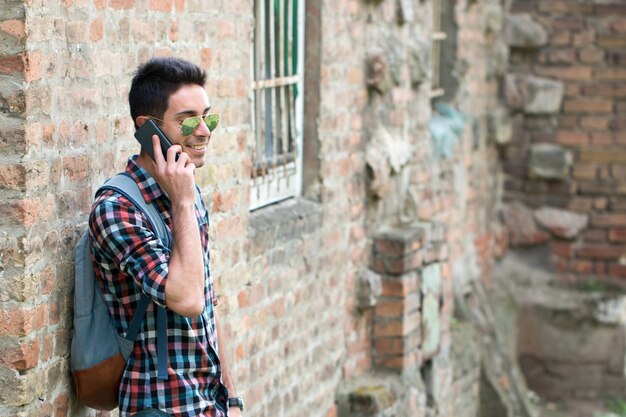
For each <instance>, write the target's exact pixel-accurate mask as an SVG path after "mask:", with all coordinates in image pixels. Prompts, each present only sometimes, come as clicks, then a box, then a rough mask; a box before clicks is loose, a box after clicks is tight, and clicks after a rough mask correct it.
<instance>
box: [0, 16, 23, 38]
mask: <svg viewBox="0 0 626 417" xmlns="http://www.w3.org/2000/svg"><path fill="white" fill-rule="evenodd" d="M0 30H1V31H3V32H5V33H8V34H9V35H11V36H13V37H16V38H18V39H22V38H24V37H25V36H26V32H25V30H24V21H23V20H16V19H10V20H5V21H3V22H0Z"/></svg>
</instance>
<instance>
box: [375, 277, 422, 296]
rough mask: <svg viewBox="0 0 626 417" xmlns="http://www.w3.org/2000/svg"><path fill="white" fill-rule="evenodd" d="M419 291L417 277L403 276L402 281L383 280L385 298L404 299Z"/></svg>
mask: <svg viewBox="0 0 626 417" xmlns="http://www.w3.org/2000/svg"><path fill="white" fill-rule="evenodd" d="M417 289H418V279H417V277H415V276H408V277H407V276H403V277H402V278H401V279H399V280H398V279H383V291H382V295H383V296H384V297H402V296H406V295H407V294H409V293H410V292H414V291H416V290H417Z"/></svg>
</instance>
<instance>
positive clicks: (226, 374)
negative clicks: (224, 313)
mask: <svg viewBox="0 0 626 417" xmlns="http://www.w3.org/2000/svg"><path fill="white" fill-rule="evenodd" d="M214 317H215V329H216V331H217V350H218V352H219V357H220V363H221V364H222V382H223V383H224V386H226V389H227V390H228V397H229V398H233V397H236V396H237V390H236V389H235V382H234V381H233V378H232V377H231V375H230V368H229V366H228V361H227V359H226V354H225V350H224V337H223V333H222V327H221V326H220V322H219V319H218V318H217V311H215V312H214ZM241 415H242V414H241V410H240V409H239V407H230V408H229V409H228V416H229V417H241Z"/></svg>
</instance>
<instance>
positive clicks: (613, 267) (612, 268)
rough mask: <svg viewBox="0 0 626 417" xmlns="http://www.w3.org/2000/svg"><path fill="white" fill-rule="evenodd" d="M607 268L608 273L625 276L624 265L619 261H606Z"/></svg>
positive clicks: (625, 269) (625, 266)
mask: <svg viewBox="0 0 626 417" xmlns="http://www.w3.org/2000/svg"><path fill="white" fill-rule="evenodd" d="M608 268H609V275H612V276H615V277H622V278H623V277H626V265H622V264H620V263H615V262H609V263H608Z"/></svg>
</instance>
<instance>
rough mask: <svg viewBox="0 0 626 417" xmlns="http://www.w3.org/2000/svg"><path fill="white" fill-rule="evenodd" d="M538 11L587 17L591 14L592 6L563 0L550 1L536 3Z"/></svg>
mask: <svg viewBox="0 0 626 417" xmlns="http://www.w3.org/2000/svg"><path fill="white" fill-rule="evenodd" d="M537 4H538V6H539V11H541V12H547V13H566V14H570V13H572V14H576V13H580V14H583V15H587V14H590V13H592V12H593V5H592V4H588V3H575V2H572V1H564V0H551V1H546V2H543V1H542V2H539V3H537Z"/></svg>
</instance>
